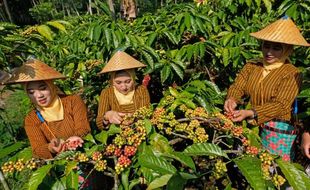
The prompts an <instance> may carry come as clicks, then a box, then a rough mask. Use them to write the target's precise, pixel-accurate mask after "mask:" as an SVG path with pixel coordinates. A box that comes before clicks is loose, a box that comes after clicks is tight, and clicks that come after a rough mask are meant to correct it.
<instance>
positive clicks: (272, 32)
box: [250, 16, 310, 46]
mask: <svg viewBox="0 0 310 190" xmlns="http://www.w3.org/2000/svg"><path fill="white" fill-rule="evenodd" d="M250 35H251V36H253V37H255V38H257V39H260V40H266V41H271V42H279V43H284V44H291V45H299V46H310V44H309V43H308V42H307V41H306V40H305V38H304V37H303V36H302V35H301V33H300V31H299V29H298V28H297V26H296V25H295V24H294V22H293V21H292V20H291V19H290V18H289V17H287V16H285V17H282V18H281V19H279V20H277V21H275V22H273V23H271V24H270V25H268V26H266V27H265V28H264V29H262V30H260V31H258V32H254V33H251V34H250Z"/></svg>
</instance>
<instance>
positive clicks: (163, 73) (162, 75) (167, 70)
mask: <svg viewBox="0 0 310 190" xmlns="http://www.w3.org/2000/svg"><path fill="white" fill-rule="evenodd" d="M170 73H171V67H170V65H167V64H166V65H165V66H164V68H163V69H162V70H161V71H160V78H161V82H162V83H164V82H165V81H166V80H167V79H168V77H169V75H170Z"/></svg>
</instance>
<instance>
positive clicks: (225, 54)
mask: <svg viewBox="0 0 310 190" xmlns="http://www.w3.org/2000/svg"><path fill="white" fill-rule="evenodd" d="M222 57H223V64H224V66H225V67H226V66H227V65H228V64H229V49H228V48H223V52H222Z"/></svg>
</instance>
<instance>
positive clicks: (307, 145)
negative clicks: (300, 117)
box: [301, 132, 310, 159]
mask: <svg viewBox="0 0 310 190" xmlns="http://www.w3.org/2000/svg"><path fill="white" fill-rule="evenodd" d="M301 149H302V151H303V153H304V154H305V155H306V156H307V157H308V158H309V159H310V133H308V132H305V133H304V134H303V135H302V141H301Z"/></svg>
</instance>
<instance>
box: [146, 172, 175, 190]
mask: <svg viewBox="0 0 310 190" xmlns="http://www.w3.org/2000/svg"><path fill="white" fill-rule="evenodd" d="M171 177H172V174H166V175H163V176H161V177H159V178H156V179H155V180H154V181H152V182H151V183H150V184H149V186H148V187H147V190H152V189H157V188H159V187H163V186H165V185H167V183H168V181H169V180H170V178H171Z"/></svg>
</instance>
